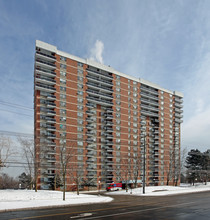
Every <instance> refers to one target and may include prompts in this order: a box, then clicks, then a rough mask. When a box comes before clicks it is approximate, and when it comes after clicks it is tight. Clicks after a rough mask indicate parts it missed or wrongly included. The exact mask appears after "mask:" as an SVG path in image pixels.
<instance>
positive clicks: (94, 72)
mask: <svg viewBox="0 0 210 220" xmlns="http://www.w3.org/2000/svg"><path fill="white" fill-rule="evenodd" d="M87 72H89V73H92V74H94V75H100V76H101V77H104V78H108V79H113V76H112V75H108V74H106V75H105V74H103V73H100V72H97V71H94V70H90V69H87Z"/></svg>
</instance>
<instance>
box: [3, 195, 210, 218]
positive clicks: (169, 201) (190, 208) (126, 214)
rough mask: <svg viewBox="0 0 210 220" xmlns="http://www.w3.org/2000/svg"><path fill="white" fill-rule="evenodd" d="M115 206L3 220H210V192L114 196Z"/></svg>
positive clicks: (41, 211) (18, 214)
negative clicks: (151, 195)
mask: <svg viewBox="0 0 210 220" xmlns="http://www.w3.org/2000/svg"><path fill="white" fill-rule="evenodd" d="M112 197H113V198H114V201H113V202H111V203H101V204H92V205H80V206H69V207H60V208H47V209H36V210H25V211H12V212H4V213H0V219H1V220H20V219H39V220H46V219H50V220H51V219H52V220H63V219H64V220H65V219H68V220H71V219H72V220H74V219H75V220H78V219H85V220H91V219H120V220H124V219H126V220H128V219H138V220H139V219H141V220H144V219H154V220H155V219H157V220H159V219H161V220H164V219H167V220H174V219H178V220H183V219H185V220H188V219H189V220H197V219H198V220H209V219H210V192H200V193H192V194H182V195H174V196H162V197H160V196H158V197H157V196H156V197H154V196H153V197H146V196H145V197H143V196H124V195H123V196H122V195H121V196H116V195H115V196H114V195H113V196H112Z"/></svg>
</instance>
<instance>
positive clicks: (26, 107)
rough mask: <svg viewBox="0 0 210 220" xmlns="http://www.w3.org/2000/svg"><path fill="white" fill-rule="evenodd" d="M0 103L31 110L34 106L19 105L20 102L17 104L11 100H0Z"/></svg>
mask: <svg viewBox="0 0 210 220" xmlns="http://www.w3.org/2000/svg"><path fill="white" fill-rule="evenodd" d="M0 105H8V106H14V107H16V108H22V109H26V110H30V111H32V110H33V108H30V107H28V106H24V105H19V104H15V103H11V102H5V101H1V100H0Z"/></svg>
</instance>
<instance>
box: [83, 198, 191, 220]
mask: <svg viewBox="0 0 210 220" xmlns="http://www.w3.org/2000/svg"><path fill="white" fill-rule="evenodd" d="M192 203H195V202H188V203H182V204H178V205H177V204H176V205H168V206H164V207H158V208H149V209H144V210H136V211H129V212H121V213H116V214H109V215H102V216H97V217H91V218H85V220H88V219H98V218H100V219H101V218H107V217H112V216H119V215H125V214H132V213H137V212H145V211H153V210H158V209H163V208H171V207H178V206H183V205H190V204H192ZM80 220H84V218H81V219H80Z"/></svg>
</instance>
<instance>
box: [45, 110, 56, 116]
mask: <svg viewBox="0 0 210 220" xmlns="http://www.w3.org/2000/svg"><path fill="white" fill-rule="evenodd" d="M46 113H47V115H52V116H55V115H56V112H55V111H50V110H49V111H47V112H46Z"/></svg>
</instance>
